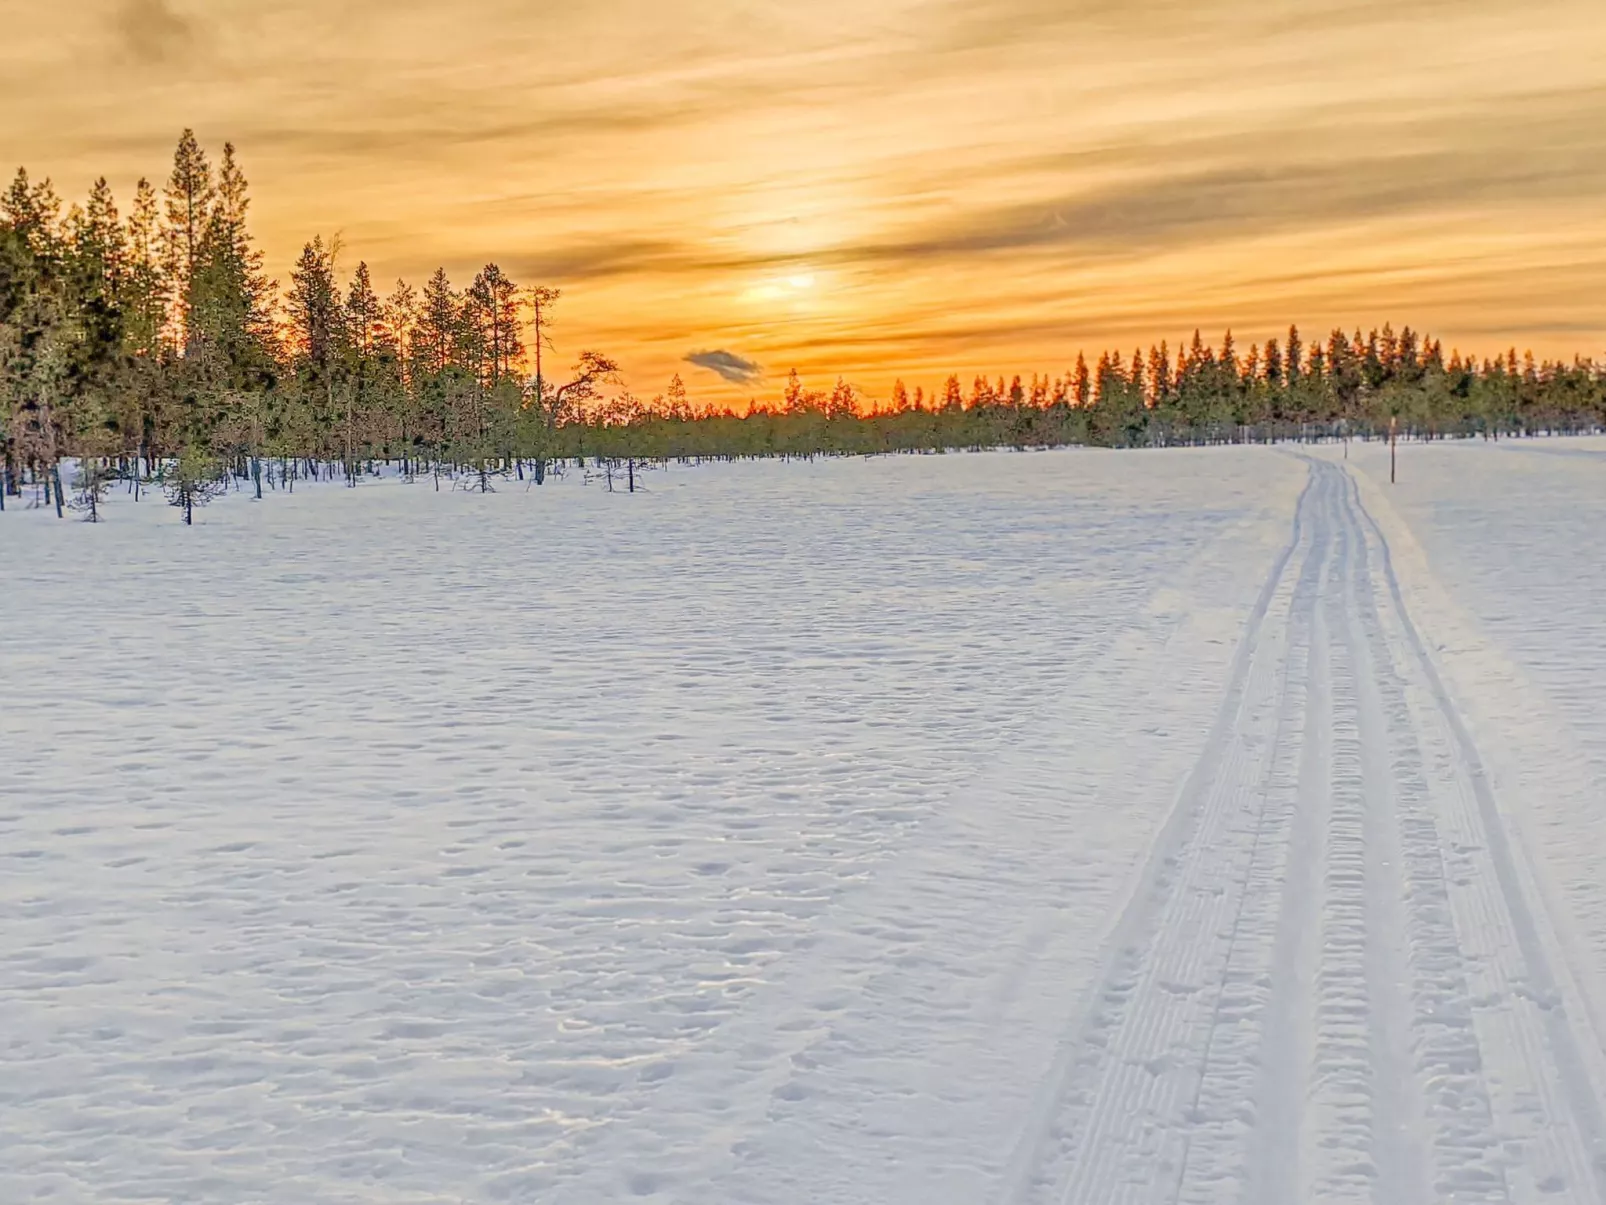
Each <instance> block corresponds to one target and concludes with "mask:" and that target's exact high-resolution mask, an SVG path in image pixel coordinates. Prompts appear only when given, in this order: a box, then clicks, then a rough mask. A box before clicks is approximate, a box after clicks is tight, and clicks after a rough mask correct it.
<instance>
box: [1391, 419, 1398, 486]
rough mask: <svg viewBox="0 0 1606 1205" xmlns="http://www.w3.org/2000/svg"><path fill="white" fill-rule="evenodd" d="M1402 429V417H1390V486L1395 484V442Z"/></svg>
mask: <svg viewBox="0 0 1606 1205" xmlns="http://www.w3.org/2000/svg"><path fill="white" fill-rule="evenodd" d="M1399 429H1400V416H1399V415H1397V414H1391V415H1389V484H1390V485H1393V484H1394V441H1395V438H1396V436H1397V435H1398V433H1399Z"/></svg>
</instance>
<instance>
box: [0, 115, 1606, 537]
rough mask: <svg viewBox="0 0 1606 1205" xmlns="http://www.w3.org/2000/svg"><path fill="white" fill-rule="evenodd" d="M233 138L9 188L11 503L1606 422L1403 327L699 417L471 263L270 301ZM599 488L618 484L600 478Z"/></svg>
mask: <svg viewBox="0 0 1606 1205" xmlns="http://www.w3.org/2000/svg"><path fill="white" fill-rule="evenodd" d="M249 208H250V198H249V191H248V185H247V181H246V178H245V175H244V173H243V171H242V170H241V167H240V164H239V161H238V159H237V156H236V153H235V149H234V147H233V146H232V145H225V146H224V148H223V154H222V157H221V159H220V160H219V161H218V162H217V163H216V164H215V165H214V164H213V163H212V162H211V160H210V158H209V156H208V154H207V152H206V151H205V150H204V149H203V148H202V147H201V146H200V144H199V143H198V142H197V140H196V138H195V136H194V134H193V132H191V131H188V130H186V131H185V132H184V134H183V136H182V137H181V138H180V140H179V143H178V146H177V148H176V150H175V153H174V157H173V164H172V169H171V172H170V173H169V175H168V178H167V180H166V182H165V184H164V185H163V187H162V188H161V189H160V190H158V189H157V188H156V187H155V186H153V185H152V184H151V183H150V182H149V181H148V180H141V181H140V182H139V184H138V186H137V187H136V189H135V192H134V196H133V199H132V202H131V204H130V205H129V207H128V210H127V212H126V214H125V213H123V212H121V211H120V209H119V206H118V203H117V201H116V199H115V197H114V196H113V194H112V190H111V188H110V187H109V186H108V184H107V182H106V181H105V179H101V180H98V181H96V183H95V184H94V186H93V188H92V189H91V190H90V193H89V195H88V197H87V198H86V199H85V200H84V201H83V202H81V203H76V204H73V205H71V206H70V207H69V208H68V209H67V211H66V212H65V213H63V212H62V203H61V200H60V198H59V197H58V196H57V195H56V193H55V191H54V189H53V188H52V186H51V183H50V181H49V180H43V181H39V182H35V181H33V180H32V179H30V177H29V175H28V173H27V171H26V170H25V169H19V170H18V172H17V174H16V177H15V178H14V179H13V181H12V182H11V184H10V186H9V188H8V189H7V190H6V192H5V193H4V196H3V198H0V444H3V449H4V458H3V462H0V505H3V503H4V499H5V498H6V497H7V496H11V497H15V496H17V494H18V493H19V491H20V490H21V488H22V485H23V483H24V480H27V481H30V482H34V483H41V484H42V486H43V489H44V491H45V492H46V495H47V496H51V495H53V500H54V502H55V505H56V507H57V509H58V511H59V510H60V509H61V507H62V504H63V501H64V495H63V490H62V484H63V483H62V482H61V479H60V478H61V471H60V466H61V464H62V463H63V462H64V461H68V462H71V463H72V464H74V465H75V466H76V474H77V475H76V477H75V479H74V481H73V482H72V485H73V488H74V490H75V491H76V494H77V496H78V497H79V500H80V501H83V497H84V495H85V493H86V492H87V495H88V501H87V505H88V506H89V508H90V509H91V512H92V513H93V508H94V504H95V501H96V499H97V498H98V496H99V494H100V492H102V491H103V489H104V487H105V484H106V483H107V482H108V481H110V480H113V479H119V478H120V479H124V480H127V481H130V482H132V483H133V485H134V488H136V489H137V488H139V483H141V482H146V483H150V482H155V483H158V484H160V485H161V486H162V487H163V488H164V489H168V490H169V492H170V495H171V496H172V497H174V499H175V504H176V505H180V506H182V507H183V508H184V511H185V514H186V517H187V516H188V515H189V513H190V509H191V507H192V506H193V504H195V503H196V502H199V501H204V500H205V498H206V496H208V495H209V493H210V492H211V491H212V490H213V489H214V488H215V486H216V483H217V482H218V481H219V480H220V479H223V478H225V477H226V476H228V475H230V474H232V475H234V476H235V477H236V479H243V480H250V481H253V482H254V484H255V488H256V490H257V492H258V493H259V494H260V492H261V489H262V482H263V479H264V476H266V478H267V480H268V481H269V482H270V484H272V483H274V482H275V480H276V479H275V473H277V481H278V482H280V483H284V484H289V483H291V482H293V481H294V480H295V478H296V477H297V476H299V475H301V474H303V473H310V474H318V473H320V472H324V473H327V472H331V471H333V472H336V473H338V474H339V476H340V477H341V479H343V480H345V481H348V482H351V483H353V484H355V483H356V482H357V481H358V480H359V479H360V478H361V476H362V475H363V473H364V472H365V471H368V469H369V468H370V467H371V466H374V465H376V464H377V463H378V462H380V461H383V462H386V463H388V464H391V465H399V466H400V471H401V472H402V473H403V474H404V475H406V476H408V477H417V476H419V475H420V474H423V475H427V476H430V477H433V478H434V480H435V481H436V484H437V485H438V484H439V481H440V478H441V476H442V474H445V475H447V476H448V477H450V478H452V479H454V480H456V479H460V478H466V479H467V480H468V481H469V482H470V483H471V484H474V485H477V486H478V488H483V489H490V488H493V486H492V484H491V483H492V481H493V480H495V479H496V478H498V477H500V476H503V475H517V476H519V477H523V476H525V475H526V474H528V475H529V476H530V477H531V478H532V479H533V480H534V481H536V482H539V481H541V480H543V479H544V477H545V473H546V470H547V466H549V465H550V464H551V463H553V462H554V461H568V460H571V459H572V460H574V461H577V462H579V463H581V464H585V463H587V462H588V461H589V462H590V463H592V464H603V465H610V466H611V465H613V464H614V463H616V462H622V463H623V464H624V465H625V466H626V470H627V472H628V474H629V480H630V482H631V483H632V485H633V483H634V472H635V468H636V465H637V463H638V462H640V463H651V462H654V461H662V460H667V459H674V458H688V457H729V456H764V455H815V454H821V453H843V454H848V453H852V454H857V453H874V452H895V451H941V450H946V449H951V448H972V447H997V446H1015V447H1044V446H1058V445H1066V444H1098V445H1106V446H1119V447H1135V446H1163V445H1169V444H1179V443H1206V442H1211V443H1213V442H1237V441H1243V440H1269V439H1278V438H1290V437H1295V438H1297V437H1305V438H1310V437H1334V436H1341V435H1346V434H1354V435H1359V436H1362V437H1365V436H1370V435H1375V434H1376V433H1378V432H1379V431H1381V430H1383V429H1385V428H1386V427H1388V426H1389V424H1390V423H1391V422H1393V423H1396V424H1398V425H1399V427H1400V428H1401V429H1402V430H1403V431H1404V432H1405V433H1406V434H1408V435H1410V434H1416V435H1428V436H1431V435H1465V434H1481V435H1484V436H1489V437H1499V436H1501V435H1512V434H1525V433H1533V432H1537V431H1546V430H1568V431H1573V430H1595V429H1599V428H1600V427H1601V426H1602V425H1603V424H1606V371H1603V370H1602V368H1601V367H1599V366H1597V365H1596V364H1595V363H1594V362H1593V361H1591V360H1585V359H1575V360H1574V361H1573V362H1571V363H1559V362H1550V361H1545V362H1536V361H1535V360H1534V358H1533V356H1532V355H1531V354H1529V355H1525V356H1523V357H1521V358H1520V359H1519V357H1518V355H1517V352H1516V350H1515V349H1512V350H1510V351H1509V352H1507V353H1506V354H1505V355H1503V356H1498V357H1494V358H1492V359H1490V358H1483V359H1478V358H1476V357H1463V356H1462V355H1461V354H1460V353H1459V352H1457V351H1454V350H1452V351H1451V352H1450V354H1449V355H1448V356H1446V354H1445V352H1444V349H1443V347H1442V346H1441V344H1440V342H1439V341H1438V340H1436V339H1432V338H1429V337H1427V336H1424V335H1419V334H1418V333H1417V332H1415V331H1413V330H1411V329H1410V328H1409V327H1406V328H1404V329H1402V330H1401V331H1399V332H1398V333H1396V332H1395V331H1394V330H1393V328H1392V327H1391V326H1388V325H1385V326H1384V327H1383V328H1382V330H1381V331H1372V332H1370V333H1369V334H1366V335H1364V336H1363V335H1362V333H1361V332H1360V331H1356V332H1354V333H1353V334H1346V333H1345V332H1343V331H1340V330H1334V331H1332V332H1331V333H1330V334H1329V335H1328V336H1327V338H1326V339H1325V340H1312V341H1311V342H1310V343H1309V344H1308V345H1307V343H1306V342H1305V340H1304V339H1303V337H1302V336H1301V334H1300V332H1299V330H1298V329H1297V328H1296V327H1290V328H1289V329H1288V332H1287V335H1286V336H1285V337H1283V338H1281V339H1270V340H1268V341H1267V342H1266V343H1265V345H1264V346H1261V345H1258V344H1257V345H1255V346H1252V347H1250V348H1249V349H1248V351H1247V352H1244V351H1240V350H1239V349H1238V348H1237V346H1236V345H1235V343H1234V340H1233V337H1232V335H1231V333H1230V332H1229V333H1228V334H1227V335H1226V336H1225V337H1224V338H1223V339H1222V340H1221V342H1220V343H1219V344H1216V345H1212V344H1210V343H1207V342H1206V341H1205V340H1203V339H1202V338H1201V337H1200V335H1199V334H1198V333H1195V335H1194V337H1193V340H1192V342H1191V343H1190V344H1189V345H1188V346H1186V347H1179V348H1177V349H1176V351H1175V353H1173V352H1172V350H1171V349H1170V348H1169V347H1168V346H1167V344H1165V343H1162V344H1160V345H1159V346H1157V347H1151V348H1150V349H1149V350H1148V351H1147V352H1144V351H1143V350H1142V349H1141V348H1139V349H1136V350H1134V351H1133V352H1132V354H1131V355H1130V357H1124V356H1123V355H1122V354H1121V353H1120V352H1106V353H1104V354H1102V355H1100V356H1099V357H1098V359H1097V361H1096V363H1095V364H1094V365H1093V366H1092V367H1089V365H1088V362H1087V360H1086V358H1085V357H1083V356H1080V355H1079V356H1078V357H1077V361H1076V365H1075V367H1074V369H1072V370H1071V371H1068V372H1066V373H1064V374H1063V375H1060V376H1055V377H1048V376H1038V375H1035V374H1034V375H1032V376H1030V377H1029V378H1026V379H1023V378H1022V377H1021V376H1014V377H1013V378H1012V379H1010V380H1009V381H1007V382H1006V381H1005V379H1004V378H1003V377H999V378H997V379H996V380H989V379H987V378H983V377H978V378H976V379H975V380H973V381H972V383H971V385H970V386H969V388H968V389H966V388H965V387H964V386H963V384H962V382H961V381H960V379H959V377H958V376H951V377H949V378H948V379H947V380H946V382H944V384H943V385H942V387H941V388H940V389H937V390H933V391H931V392H930V393H928V392H927V391H926V390H925V389H924V388H922V387H916V388H915V389H914V390H913V391H912V392H911V391H910V390H909V389H908V388H906V387H905V385H904V384H903V382H901V381H900V382H898V383H896V384H895V385H894V386H893V389H892V391H891V395H890V397H888V398H886V399H876V400H871V399H866V398H865V397H863V396H862V395H861V394H860V393H859V392H858V391H857V390H856V389H854V388H853V387H852V386H851V385H849V384H848V383H846V382H844V381H842V380H838V381H837V383H836V385H835V387H834V388H831V389H829V390H814V389H810V388H807V387H805V385H804V384H803V382H802V381H801V380H800V379H799V378H798V376H797V374H796V373H795V372H794V373H792V374H791V376H790V378H789V379H788V380H787V382H786V385H785V387H784V389H783V391H782V392H781V394H780V396H778V397H776V398H774V399H771V400H767V401H761V400H760V399H757V398H754V399H753V400H752V401H750V402H749V403H748V404H747V405H746V406H745V407H743V408H741V409H739V410H738V409H736V408H731V407H724V408H713V407H706V406H705V407H698V406H694V405H693V404H692V403H691V402H690V401H689V400H688V398H687V394H686V389H685V385H684V383H683V382H682V381H681V379H680V378H679V377H678V376H677V377H676V378H675V379H674V380H673V381H672V382H671V383H670V385H669V387H668V389H667V390H666V391H665V392H664V393H663V394H660V395H658V396H655V397H653V398H652V399H651V400H644V399H640V398H637V397H635V396H634V395H632V394H631V393H630V392H629V391H628V390H627V389H625V388H624V387H623V385H622V383H621V382H620V380H619V375H618V366H617V364H616V363H615V362H614V361H613V360H612V359H610V358H609V357H608V356H606V355H604V354H602V353H600V352H596V351H584V352H582V353H581V354H580V355H579V356H578V357H577V359H576V361H575V362H574V364H573V365H572V367H570V368H569V369H568V370H566V371H564V372H562V373H559V374H557V375H556V376H552V375H549V370H550V362H551V358H552V352H553V344H552V337H551V331H552V320H553V312H554V308H555V307H556V305H557V303H558V302H559V300H560V297H561V294H560V292H559V291H558V290H557V289H554V288H550V287H546V286H540V285H537V286H528V287H527V286H521V285H519V284H517V283H515V282H514V281H513V280H511V279H509V277H508V276H507V274H506V273H504V272H503V271H502V269H501V268H499V267H498V266H497V265H496V264H494V263H492V264H487V265H486V266H485V267H484V268H483V269H482V270H481V271H480V272H479V273H478V274H477V275H476V276H475V277H474V279H473V280H472V281H471V282H470V283H469V284H467V285H466V286H463V287H457V286H454V284H453V283H452V281H451V280H450V279H449V277H448V276H447V274H446V272H445V271H444V270H437V271H436V272H435V273H434V275H432V276H431V277H430V278H429V280H427V281H426V282H424V284H423V285H422V286H421V287H418V288H415V287H414V286H413V285H411V284H409V283H407V282H405V281H398V282H397V283H396V285H395V286H394V287H393V288H391V289H390V290H389V291H388V293H387V294H386V295H385V296H383V297H381V296H380V294H379V293H378V292H377V291H376V288H375V285H374V282H373V280H372V279H371V275H370V272H369V269H368V266H367V265H366V264H365V263H358V264H357V265H356V266H355V268H354V269H352V270H351V271H350V273H349V274H347V273H345V272H343V269H342V265H341V249H340V246H339V242H338V240H330V241H325V240H324V239H323V238H321V237H317V238H314V239H313V240H312V241H311V242H309V243H307V244H306V245H305V247H304V248H303V249H302V251H301V254H300V256H299V257H298V259H297V260H296V262H295V264H294V266H293V267H292V269H291V272H290V277H289V280H288V282H287V283H286V284H284V286H283V287H281V286H280V284H279V282H276V281H274V280H271V279H269V277H268V275H267V273H266V271H265V268H264V261H263V255H262V253H261V252H260V251H259V250H258V249H257V247H256V246H255V244H254V242H253V240H252V237H251V234H250V231H249V228H248V220H247V219H248V215H249ZM610 480H611V477H610Z"/></svg>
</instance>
